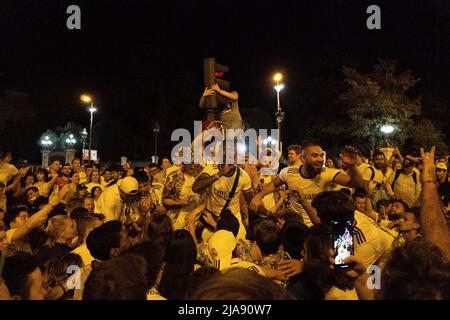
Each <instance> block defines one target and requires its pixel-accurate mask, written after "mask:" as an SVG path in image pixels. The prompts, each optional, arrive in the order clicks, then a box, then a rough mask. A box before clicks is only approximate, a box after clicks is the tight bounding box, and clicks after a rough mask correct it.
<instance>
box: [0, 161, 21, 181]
mask: <svg viewBox="0 0 450 320" xmlns="http://www.w3.org/2000/svg"><path fill="white" fill-rule="evenodd" d="M18 172H19V170H17V168H16V167H15V166H14V165H12V164H10V163H3V164H1V165H0V182H3V183H4V184H5V185H6V184H7V183H8V181H9V180H10V179H11V178H12V177H14V176H15V175H16V174H17V173H18Z"/></svg>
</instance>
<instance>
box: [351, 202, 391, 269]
mask: <svg viewBox="0 0 450 320" xmlns="http://www.w3.org/2000/svg"><path fill="white" fill-rule="evenodd" d="M393 242H394V237H393V236H392V234H390V233H389V232H388V231H387V230H386V229H384V228H383V227H380V226H379V225H377V224H376V223H375V221H373V220H372V219H370V218H369V217H368V216H366V215H365V214H363V213H361V212H359V211H357V210H356V211H355V223H354V225H353V243H354V248H355V256H356V257H358V258H360V259H361V260H362V263H363V264H364V266H365V267H368V266H370V265H372V264H374V263H375V262H376V261H377V260H378V258H379V257H380V256H381V255H382V254H383V253H384V252H386V251H389V250H391V249H392V243H393Z"/></svg>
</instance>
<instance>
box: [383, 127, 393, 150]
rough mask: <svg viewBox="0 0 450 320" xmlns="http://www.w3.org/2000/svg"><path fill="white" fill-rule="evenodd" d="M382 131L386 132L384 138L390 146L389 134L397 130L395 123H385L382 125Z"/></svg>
mask: <svg viewBox="0 0 450 320" xmlns="http://www.w3.org/2000/svg"><path fill="white" fill-rule="evenodd" d="M380 131H381V132H382V133H383V134H384V138H385V140H386V144H387V145H388V147H389V144H390V142H389V140H388V137H389V135H390V134H391V133H393V132H394V131H395V127H394V126H393V125H391V124H384V125H382V126H381V127H380Z"/></svg>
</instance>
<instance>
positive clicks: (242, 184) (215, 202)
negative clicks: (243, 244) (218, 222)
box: [201, 164, 252, 239]
mask: <svg viewBox="0 0 450 320" xmlns="http://www.w3.org/2000/svg"><path fill="white" fill-rule="evenodd" d="M236 168H237V170H240V173H239V182H238V185H237V187H236V192H235V193H234V195H233V198H232V199H231V201H230V204H229V205H228V208H229V209H230V211H231V212H232V213H233V214H234V216H235V217H236V218H237V219H238V221H239V232H238V235H237V237H236V238H238V239H245V234H246V232H245V228H244V225H243V224H242V216H241V208H240V205H239V198H240V196H239V195H240V192H241V191H243V192H245V191H248V190H250V189H251V188H252V182H251V180H250V177H249V175H248V174H247V173H246V172H245V171H244V170H242V169H240V168H239V167H236ZM218 172H219V168H218V165H216V164H212V165H207V166H205V168H204V169H203V171H202V172H201V174H206V175H208V176H213V175H215V174H217V173H218ZM236 173H237V171H235V172H234V174H233V175H232V176H231V177H225V176H221V177H220V178H219V179H218V180H216V181H214V182H213V183H212V184H211V185H210V186H209V187H208V188H207V189H206V193H207V198H206V209H207V210H209V211H211V212H212V213H213V214H215V215H216V216H218V215H219V214H220V213H221V212H222V209H223V207H224V206H225V203H226V202H227V199H228V197H229V195H230V192H231V189H232V188H233V184H234V180H235V179H236Z"/></svg>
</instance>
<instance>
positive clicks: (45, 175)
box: [36, 168, 48, 180]
mask: <svg viewBox="0 0 450 320" xmlns="http://www.w3.org/2000/svg"><path fill="white" fill-rule="evenodd" d="M39 173H43V174H44V180H47V179H48V171H47V169H44V168H39V169H38V170H37V172H36V177H37V175H38V174H39Z"/></svg>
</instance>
